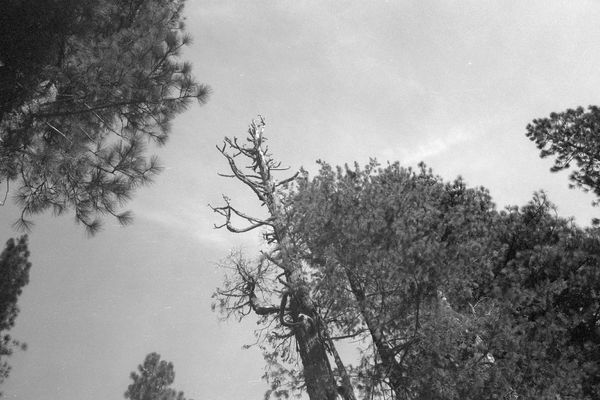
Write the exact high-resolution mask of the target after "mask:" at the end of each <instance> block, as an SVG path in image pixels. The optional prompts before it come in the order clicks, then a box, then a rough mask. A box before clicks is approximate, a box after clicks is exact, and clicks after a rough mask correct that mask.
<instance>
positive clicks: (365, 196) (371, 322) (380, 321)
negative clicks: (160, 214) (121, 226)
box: [213, 121, 600, 400]
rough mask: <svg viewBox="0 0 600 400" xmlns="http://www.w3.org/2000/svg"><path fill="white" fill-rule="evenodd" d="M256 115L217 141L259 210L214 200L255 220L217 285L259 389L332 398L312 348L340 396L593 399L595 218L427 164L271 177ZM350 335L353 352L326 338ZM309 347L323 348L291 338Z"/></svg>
mask: <svg viewBox="0 0 600 400" xmlns="http://www.w3.org/2000/svg"><path fill="white" fill-rule="evenodd" d="M263 126H264V121H262V122H261V123H260V124H256V123H254V124H253V125H252V126H251V128H250V131H249V132H250V138H249V142H250V146H243V145H241V144H240V142H238V141H237V140H236V139H234V140H229V139H227V140H226V146H224V147H223V148H220V149H219V150H220V151H221V152H222V153H223V154H224V155H225V156H226V158H227V159H228V161H229V163H230V166H231V168H232V172H233V174H232V175H230V176H232V177H234V178H237V179H239V180H240V181H242V182H243V183H245V184H246V185H248V186H249V187H250V188H252V189H253V190H254V191H255V194H256V195H257V196H258V198H259V199H261V200H262V201H263V203H264V204H266V205H267V206H268V207H269V210H270V212H269V214H268V216H267V217H266V218H258V217H253V216H249V215H247V214H245V213H244V212H242V211H240V210H239V209H237V208H235V207H234V206H233V205H232V204H233V201H232V200H231V199H229V198H227V197H225V202H226V204H225V205H224V206H222V207H215V208H213V209H214V210H215V211H216V212H218V213H219V214H221V215H222V216H223V217H224V218H225V222H224V223H223V224H222V225H221V226H222V227H226V228H227V229H229V230H230V231H232V232H237V233H240V232H246V231H249V230H252V229H257V228H263V229H265V231H264V232H265V234H264V235H265V236H264V237H265V239H266V242H267V244H268V245H270V246H267V247H266V248H265V249H264V250H262V251H261V255H260V256H259V257H258V258H256V259H252V258H246V257H244V256H242V255H241V254H239V253H235V254H234V256H233V257H231V258H230V259H229V260H228V262H226V263H225V266H226V267H228V268H230V270H231V271H232V273H231V274H230V275H229V276H228V278H227V280H226V282H225V285H224V287H223V288H221V289H220V290H219V291H218V292H217V293H216V298H217V303H216V305H217V306H219V307H220V309H221V311H223V312H224V313H225V315H226V316H232V315H235V316H238V317H240V318H243V317H245V316H246V315H248V314H250V313H255V314H257V315H258V317H259V321H258V323H259V329H258V330H257V335H258V343H259V345H260V346H261V348H262V350H263V354H264V355H265V360H266V362H267V373H266V374H265V377H266V378H267V380H268V381H269V383H270V384H271V389H270V390H269V392H268V395H274V396H275V397H287V396H289V395H290V394H291V393H294V392H295V390H302V389H303V388H306V389H309V388H310V389H309V390H308V393H309V397H310V398H311V399H313V398H314V399H322V398H328V397H326V396H327V395H326V393H328V392H327V385H328V384H329V383H328V381H326V380H321V381H319V380H314V379H312V380H311V378H310V377H311V374H312V373H314V371H319V370H320V369H319V368H320V367H319V366H318V365H316V364H315V363H317V362H320V363H322V366H323V368H324V371H331V372H326V373H327V375H328V376H331V378H330V379H333V381H334V382H336V384H337V385H338V390H339V391H340V393H341V394H342V396H343V397H344V398H365V399H367V398H368V399H371V398H380V399H398V400H399V399H448V400H458V399H481V398H497V399H511V400H512V399H515V398H561V399H569V398H570V399H575V398H577V399H588V400H595V399H598V395H597V393H599V391H598V382H599V381H600V363H599V361H598V354H599V348H598V346H599V345H600V337H599V336H598V335H599V334H600V321H599V315H600V313H599V310H600V303H599V302H598V293H597V292H598V288H599V287H600V279H599V278H600V265H598V255H597V254H596V253H597V249H598V243H599V242H598V240H599V239H600V236H598V230H597V229H581V228H579V227H577V226H576V225H575V224H574V223H573V222H572V221H571V220H569V219H564V218H560V217H559V216H558V215H557V214H556V212H555V209H554V208H553V206H552V204H551V203H550V202H549V200H548V199H547V197H546V195H545V194H543V193H538V194H536V195H535V196H534V198H533V199H532V200H531V202H530V203H528V204H527V205H525V206H524V207H522V208H519V207H509V208H507V209H506V210H501V211H498V210H496V208H495V206H494V204H493V203H492V201H491V197H490V195H489V193H488V191H487V190H486V189H485V188H481V187H476V188H471V187H468V186H467V185H466V183H465V182H464V181H463V180H462V179H460V178H458V179H456V180H454V181H451V182H446V181H444V180H443V179H442V178H440V177H439V176H436V175H434V174H433V173H432V171H431V170H429V169H427V168H426V166H424V165H420V166H419V168H418V169H416V170H414V169H411V168H403V167H401V166H400V165H399V164H397V163H396V164H389V165H387V166H385V167H381V166H379V165H378V164H377V163H376V162H375V161H372V162H371V163H370V164H368V165H367V166H365V167H364V168H361V167H359V166H358V165H355V166H354V167H353V168H349V167H348V166H345V167H338V168H333V167H331V166H329V165H328V164H326V163H324V162H321V169H320V171H319V173H318V174H317V175H315V176H314V177H310V176H309V175H308V173H306V172H303V173H300V175H299V176H298V178H297V179H295V180H293V181H292V180H290V179H287V180H284V181H282V182H283V183H282V184H278V183H277V181H275V180H272V179H271V172H273V171H275V170H276V169H277V168H278V167H279V164H272V165H270V167H269V168H262V169H261V167H260V165H261V163H260V162H259V160H260V159H261V157H266V156H265V155H268V158H266V159H268V160H272V158H270V153H268V150H267V149H266V146H265V145H264V143H265V139H264V135H263V134H262V128H263ZM227 145H229V147H230V148H231V149H232V153H231V154H233V155H229V154H228V153H227V152H225V149H226V148H227ZM238 156H239V157H242V156H245V157H247V159H248V160H249V165H250V166H249V169H250V171H251V172H243V171H245V170H243V169H242V168H240V167H238V166H237V164H236V162H235V161H236V157H238ZM263 165H264V164H263ZM252 171H254V173H253V172H252ZM265 177H267V179H265ZM274 204H276V205H277V206H276V207H273V205H274ZM236 218H237V220H238V221H246V222H247V223H249V226H248V227H247V228H243V227H237V226H235V225H234V222H233V221H234V220H235V219H236ZM278 229H279V231H278ZM284 257H285V258H284ZM282 260H285V262H283V261H282ZM289 265H293V268H290V267H289ZM287 274H290V277H291V276H295V278H294V279H291V280H290V279H289V278H287V276H288V275H287ZM296 291H298V292H300V293H303V296H306V297H304V298H305V299H306V302H307V303H301V304H310V307H306V306H303V307H305V308H302V309H301V310H302V311H301V312H298V311H294V308H293V307H294V303H290V302H288V300H289V299H290V298H292V296H298V294H295V293H298V292H296ZM296 304H297V303H296ZM309 312H310V314H308V313H309ZM307 318H310V319H308V321H310V323H309V324H306V322H305V321H306V319H307ZM298 330H300V331H301V332H308V331H310V332H311V335H310V336H309V337H308V339H309V340H308V343H307V337H305V336H298V334H297V333H296V332H298ZM303 341H304V342H303ZM350 341H352V343H358V346H359V347H360V349H361V355H360V358H359V360H358V361H359V362H358V363H357V364H354V365H351V364H348V363H344V361H342V358H341V357H340V353H339V352H338V350H337V349H336V348H337V347H340V346H342V347H343V346H346V345H347V344H348V343H349V342H350ZM315 346H318V347H322V348H323V350H324V351H325V358H324V359H323V358H322V357H321V356H322V353H319V354H320V355H319V357H316V358H315V357H314V354H312V353H310V352H305V353H304V354H303V353H302V352H303V351H305V350H303V348H314V347H315ZM319 396H321V397H319Z"/></svg>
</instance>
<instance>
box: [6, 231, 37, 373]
mask: <svg viewBox="0 0 600 400" xmlns="http://www.w3.org/2000/svg"><path fill="white" fill-rule="evenodd" d="M28 258H29V251H28V249H27V236H26V235H25V236H22V237H20V238H19V239H17V240H16V241H15V240H14V239H9V240H8V242H7V243H6V247H5V249H4V250H3V251H2V253H1V254H0V383H2V382H3V381H4V379H6V378H7V377H8V374H9V372H10V366H9V364H8V362H7V361H6V358H7V357H8V356H10V355H11V354H12V353H13V351H14V349H15V348H17V347H21V348H24V346H25V345H24V344H21V343H19V342H18V341H16V340H14V339H13V338H12V337H11V336H10V334H8V331H9V330H10V329H11V328H12V327H13V326H14V325H15V319H16V318H17V315H18V314H19V307H18V306H17V300H18V298H19V296H20V295H21V293H22V291H23V287H24V286H25V285H27V283H29V269H30V268H31V263H30V262H29V261H28Z"/></svg>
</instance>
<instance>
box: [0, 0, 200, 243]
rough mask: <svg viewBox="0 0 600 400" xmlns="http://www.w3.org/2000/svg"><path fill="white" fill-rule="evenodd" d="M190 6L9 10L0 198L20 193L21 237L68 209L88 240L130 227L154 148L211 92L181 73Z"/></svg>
mask: <svg viewBox="0 0 600 400" xmlns="http://www.w3.org/2000/svg"><path fill="white" fill-rule="evenodd" d="M183 3H184V2H183V0H101V1H85V0H84V1H72V0H58V1H43V2H37V1H33V0H8V1H7V4H6V5H3V15H2V17H0V18H2V21H1V22H0V26H1V27H2V28H0V43H2V46H0V49H1V50H0V88H2V90H1V92H2V95H1V98H0V100H1V101H0V182H1V184H2V185H3V186H4V187H3V188H2V192H3V196H0V197H2V198H3V201H5V200H6V197H7V196H8V193H9V190H10V189H12V188H11V186H13V187H14V189H16V190H15V197H16V200H17V202H18V204H19V205H20V207H21V210H22V214H21V218H20V219H19V221H18V224H19V225H20V226H21V227H23V228H28V227H29V226H30V225H31V222H30V221H29V220H28V217H29V216H31V215H32V214H35V213H39V212H43V211H46V210H48V209H51V210H52V211H53V212H55V213H57V214H60V213H62V212H64V211H65V210H68V209H72V210H73V211H74V213H75V217H76V220H77V221H78V222H80V223H82V224H83V225H84V226H85V227H86V229H87V230H88V231H89V232H90V233H93V232H95V231H96V230H97V229H98V228H99V226H100V219H99V217H101V216H102V215H112V216H114V217H116V218H117V219H118V221H119V222H120V223H123V224H125V223H128V222H129V221H130V219H131V215H130V214H129V213H128V212H121V211H120V206H122V205H123V203H125V202H126V201H127V200H128V199H129V198H130V197H131V195H132V192H133V190H134V189H136V188H138V187H139V186H140V185H143V184H145V183H147V182H149V181H150V180H151V179H152V177H153V176H154V175H156V173H157V172H158V171H159V170H160V168H159V165H158V162H157V159H156V158H155V157H154V156H151V155H149V154H148V150H147V149H146V147H147V145H148V144H149V143H155V144H158V145H161V144H163V143H164V142H165V141H166V140H167V137H168V134H169V131H170V127H171V122H172V120H173V118H174V117H175V116H176V115H177V114H179V113H181V112H182V111H183V110H184V109H185V108H186V107H187V106H188V105H189V104H190V102H191V101H192V100H197V101H199V102H200V103H204V102H205V101H206V99H207V96H208V92H209V88H208V87H207V86H205V85H202V84H199V83H198V82H197V81H196V80H195V79H194V78H193V77H192V74H191V65H190V64H189V63H188V62H183V61H181V57H180V56H181V54H180V53H181V50H182V48H183V47H184V46H186V45H187V44H189V43H190V37H189V36H188V35H187V34H186V33H185V29H184V24H183V16H182V10H183ZM42 32H44V34H42ZM46 32H47V33H46ZM16 35H22V36H23V38H21V37H17V36H16ZM16 43H24V44H25V45H27V46H29V47H28V48H26V50H24V49H23V48H22V47H19V46H17V44H16Z"/></svg>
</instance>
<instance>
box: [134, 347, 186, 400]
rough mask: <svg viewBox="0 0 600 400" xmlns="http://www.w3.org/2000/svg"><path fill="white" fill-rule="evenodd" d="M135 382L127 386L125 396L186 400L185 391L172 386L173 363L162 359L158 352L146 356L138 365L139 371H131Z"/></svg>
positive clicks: (146, 399)
mask: <svg viewBox="0 0 600 400" xmlns="http://www.w3.org/2000/svg"><path fill="white" fill-rule="evenodd" d="M131 379H132V380H133V383H132V384H130V385H129V387H128V388H127V392H125V398H127V399H130V400H185V396H184V394H183V392H178V391H176V390H175V389H172V388H171V387H170V386H171V384H172V383H173V380H174V379H175V370H174V368H173V364H172V363H170V362H167V361H164V360H161V359H160V355H159V354H157V353H150V354H148V355H147V356H146V359H145V360H144V363H143V364H141V365H139V366H138V372H132V373H131Z"/></svg>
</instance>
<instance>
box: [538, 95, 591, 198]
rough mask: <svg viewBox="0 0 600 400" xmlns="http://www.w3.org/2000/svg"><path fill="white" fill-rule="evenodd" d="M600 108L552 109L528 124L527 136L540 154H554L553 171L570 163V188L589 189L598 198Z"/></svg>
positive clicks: (546, 155)
mask: <svg viewBox="0 0 600 400" xmlns="http://www.w3.org/2000/svg"><path fill="white" fill-rule="evenodd" d="M599 134H600V108H598V107H597V106H589V107H588V109H587V111H586V110H585V109H584V108H583V107H577V108H575V109H567V110H566V111H563V112H559V113H556V112H553V113H551V114H550V116H549V117H548V118H538V119H534V120H533V121H532V122H531V123H530V124H529V125H527V137H528V138H529V139H530V140H532V141H533V142H535V144H536V146H537V147H538V148H539V149H540V156H541V157H548V156H554V157H556V158H555V160H554V166H553V167H552V169H551V170H552V171H553V172H556V171H560V170H563V169H568V168H569V167H571V166H572V164H573V162H574V163H575V166H576V168H577V169H575V170H574V171H572V172H571V175H570V179H571V181H572V182H573V184H572V185H571V187H579V188H581V189H583V190H584V191H586V192H588V191H592V192H593V193H594V194H595V195H596V196H597V197H600V141H599V140H598V135H599Z"/></svg>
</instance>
